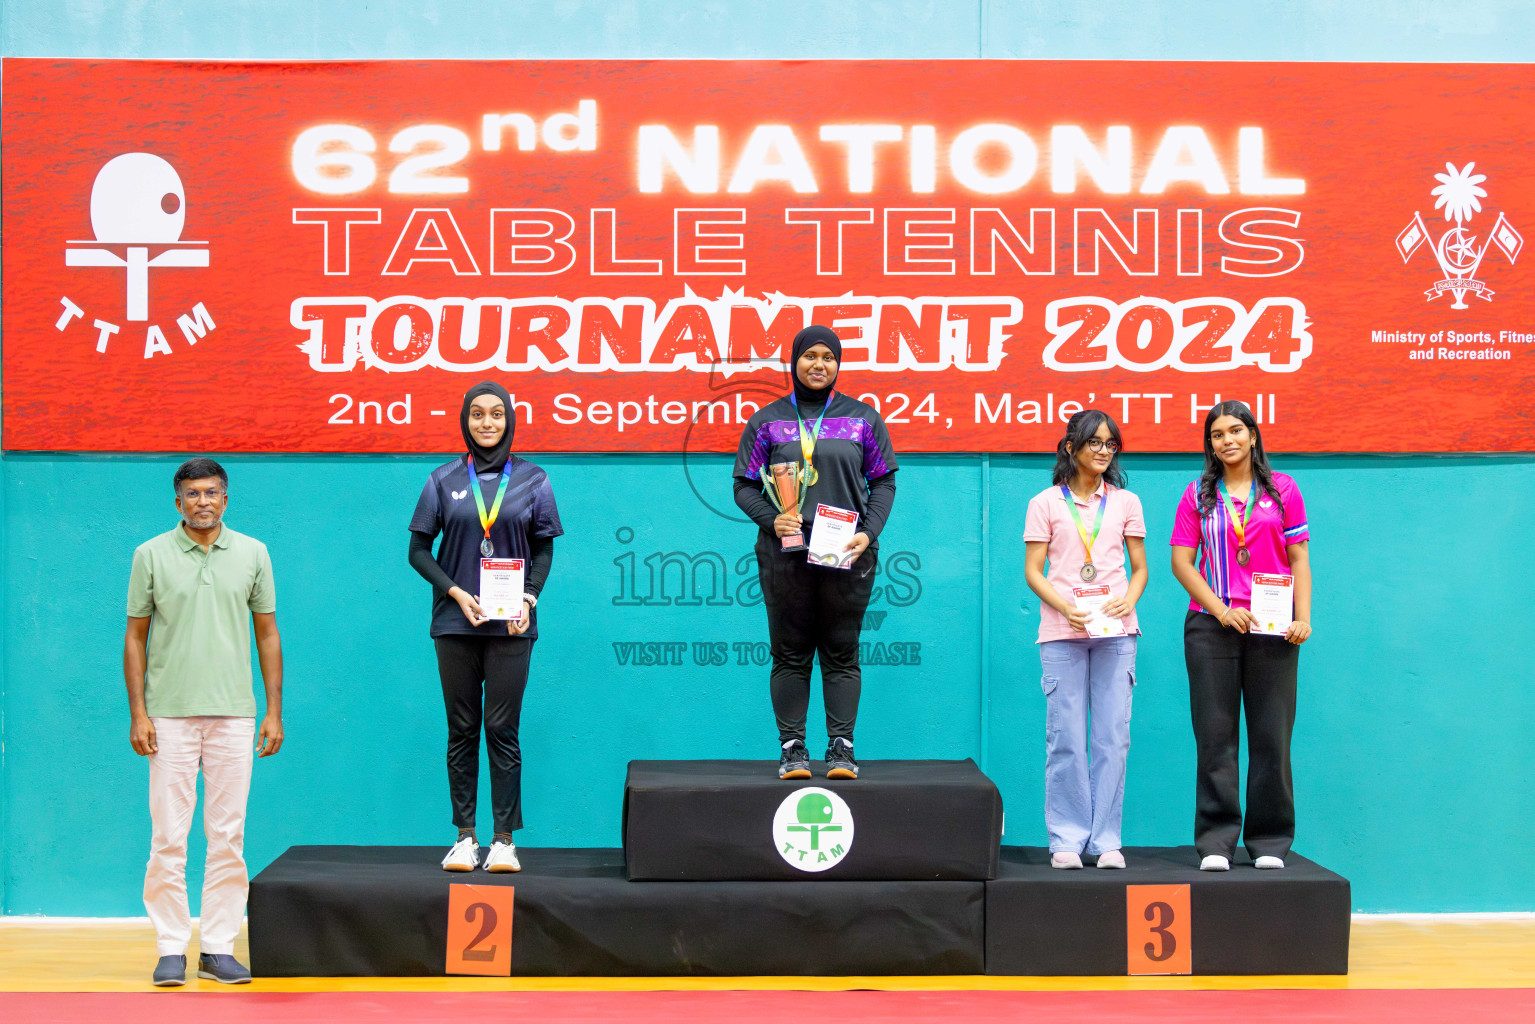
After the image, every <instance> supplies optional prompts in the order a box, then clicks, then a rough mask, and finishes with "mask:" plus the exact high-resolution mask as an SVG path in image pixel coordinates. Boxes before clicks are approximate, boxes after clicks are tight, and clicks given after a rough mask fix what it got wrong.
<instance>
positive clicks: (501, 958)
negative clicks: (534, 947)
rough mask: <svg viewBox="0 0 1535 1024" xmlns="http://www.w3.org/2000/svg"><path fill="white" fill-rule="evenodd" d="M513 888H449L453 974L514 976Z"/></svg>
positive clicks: (484, 886)
mask: <svg viewBox="0 0 1535 1024" xmlns="http://www.w3.org/2000/svg"><path fill="white" fill-rule="evenodd" d="M515 891H516V890H515V888H514V887H513V886H510V885H450V886H448V961H447V962H448V967H447V971H448V973H449V974H490V975H498V976H500V977H506V976H508V975H510V974H511V973H512V896H513V894H514V892H515Z"/></svg>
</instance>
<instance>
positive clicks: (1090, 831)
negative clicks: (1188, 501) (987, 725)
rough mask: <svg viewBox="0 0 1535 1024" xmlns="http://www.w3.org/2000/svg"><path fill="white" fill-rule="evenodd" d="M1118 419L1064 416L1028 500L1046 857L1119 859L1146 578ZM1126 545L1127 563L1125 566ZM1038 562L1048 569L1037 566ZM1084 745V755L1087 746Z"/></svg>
mask: <svg viewBox="0 0 1535 1024" xmlns="http://www.w3.org/2000/svg"><path fill="white" fill-rule="evenodd" d="M1120 448H1121V441H1120V437H1119V425H1118V424H1116V423H1115V422H1114V421H1113V419H1111V418H1110V417H1109V416H1108V415H1107V414H1105V413H1102V412H1099V411H1098V410H1097V409H1084V410H1082V411H1081V412H1079V413H1077V414H1076V415H1075V416H1073V417H1072V418H1071V420H1070V421H1069V422H1068V423H1067V424H1066V436H1065V437H1064V438H1062V439H1061V442H1060V443H1059V444H1058V445H1056V456H1055V471H1054V474H1053V475H1052V482H1051V485H1050V487H1048V488H1047V489H1045V490H1043V491H1041V492H1039V493H1038V494H1036V495H1035V496H1034V497H1033V498H1032V499H1031V500H1030V501H1029V512H1028V518H1027V520H1026V522H1025V526H1024V532H1023V539H1024V541H1025V542H1026V543H1027V545H1028V553H1027V555H1026V557H1025V560H1024V577H1025V578H1026V579H1027V580H1028V583H1029V589H1030V590H1033V591H1034V593H1036V594H1038V595H1039V600H1040V606H1039V660H1040V665H1041V667H1042V668H1043V670H1044V674H1043V679H1042V685H1043V686H1044V690H1045V706H1046V714H1045V827H1046V828H1047V829H1048V830H1049V833H1050V866H1051V867H1055V868H1080V867H1081V866H1082V854H1084V853H1085V854H1088V855H1090V856H1096V857H1097V858H1098V866H1099V867H1100V868H1122V867H1124V866H1125V858H1124V854H1123V853H1121V852H1120V818H1121V816H1122V813H1123V809H1124V796H1125V759H1126V756H1127V755H1128V754H1129V752H1130V698H1131V692H1132V690H1133V689H1134V687H1135V645H1136V637H1137V636H1138V635H1139V633H1140V628H1139V627H1138V626H1137V625H1136V621H1135V602H1136V601H1138V600H1139V599H1140V596H1141V592H1142V591H1144V590H1145V589H1146V579H1147V572H1146V544H1145V537H1146V524H1145V520H1144V519H1143V517H1142V515H1141V499H1139V498H1137V497H1136V496H1135V495H1134V494H1131V493H1130V492H1129V491H1127V490H1125V475H1124V473H1123V472H1122V471H1121V470H1120V468H1119V450H1120ZM1126 551H1128V552H1129V562H1130V574H1129V576H1128V578H1127V577H1126V574H1125V553H1126ZM1047 563H1048V565H1049V569H1048V572H1047V570H1046V564H1047ZM1089 752H1091V757H1089Z"/></svg>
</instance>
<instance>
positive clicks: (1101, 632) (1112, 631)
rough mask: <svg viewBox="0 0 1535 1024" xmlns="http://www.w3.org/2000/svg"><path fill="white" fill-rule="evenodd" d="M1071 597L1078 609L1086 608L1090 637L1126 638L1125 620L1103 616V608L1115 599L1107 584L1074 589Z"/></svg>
mask: <svg viewBox="0 0 1535 1024" xmlns="http://www.w3.org/2000/svg"><path fill="white" fill-rule="evenodd" d="M1071 596H1072V597H1073V598H1074V599H1075V600H1076V604H1077V607H1078V608H1086V609H1087V610H1088V611H1089V612H1090V613H1091V614H1090V615H1089V616H1088V618H1087V635H1088V636H1124V635H1125V620H1124V619H1116V618H1114V617H1113V616H1110V615H1105V614H1103V606H1104V605H1106V604H1108V603H1109V601H1110V600H1111V599H1112V598H1113V596H1114V595H1113V593H1112V592H1111V591H1110V590H1109V586H1108V584H1107V583H1104V584H1100V585H1099V586H1096V587H1072V588H1071Z"/></svg>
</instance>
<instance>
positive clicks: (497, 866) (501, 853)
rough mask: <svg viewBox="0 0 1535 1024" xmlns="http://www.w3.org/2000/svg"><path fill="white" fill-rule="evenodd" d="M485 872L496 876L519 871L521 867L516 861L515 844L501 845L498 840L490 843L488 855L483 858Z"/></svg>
mask: <svg viewBox="0 0 1535 1024" xmlns="http://www.w3.org/2000/svg"><path fill="white" fill-rule="evenodd" d="M485 870H486V871H489V872H491V873H492V874H496V875H499V874H502V873H503V872H507V871H521V870H522V865H521V864H520V863H519V862H518V860H517V846H516V844H515V843H503V842H502V841H501V840H499V839H497V840H496V841H495V842H493V843H491V844H490V853H489V854H487V855H486V857H485Z"/></svg>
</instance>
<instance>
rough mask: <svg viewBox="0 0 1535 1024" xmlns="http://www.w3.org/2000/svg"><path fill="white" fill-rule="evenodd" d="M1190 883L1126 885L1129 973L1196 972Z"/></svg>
mask: <svg viewBox="0 0 1535 1024" xmlns="http://www.w3.org/2000/svg"><path fill="white" fill-rule="evenodd" d="M1192 931H1193V929H1192V928H1191V927H1190V921H1189V887H1188V886H1187V885H1127V886H1125V939H1126V942H1127V944H1128V948H1127V950H1126V952H1127V953H1128V954H1129V963H1130V969H1129V971H1128V972H1127V973H1129V974H1192V973H1194V958H1193V942H1192V941H1191V939H1190V935H1191V933H1192Z"/></svg>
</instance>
